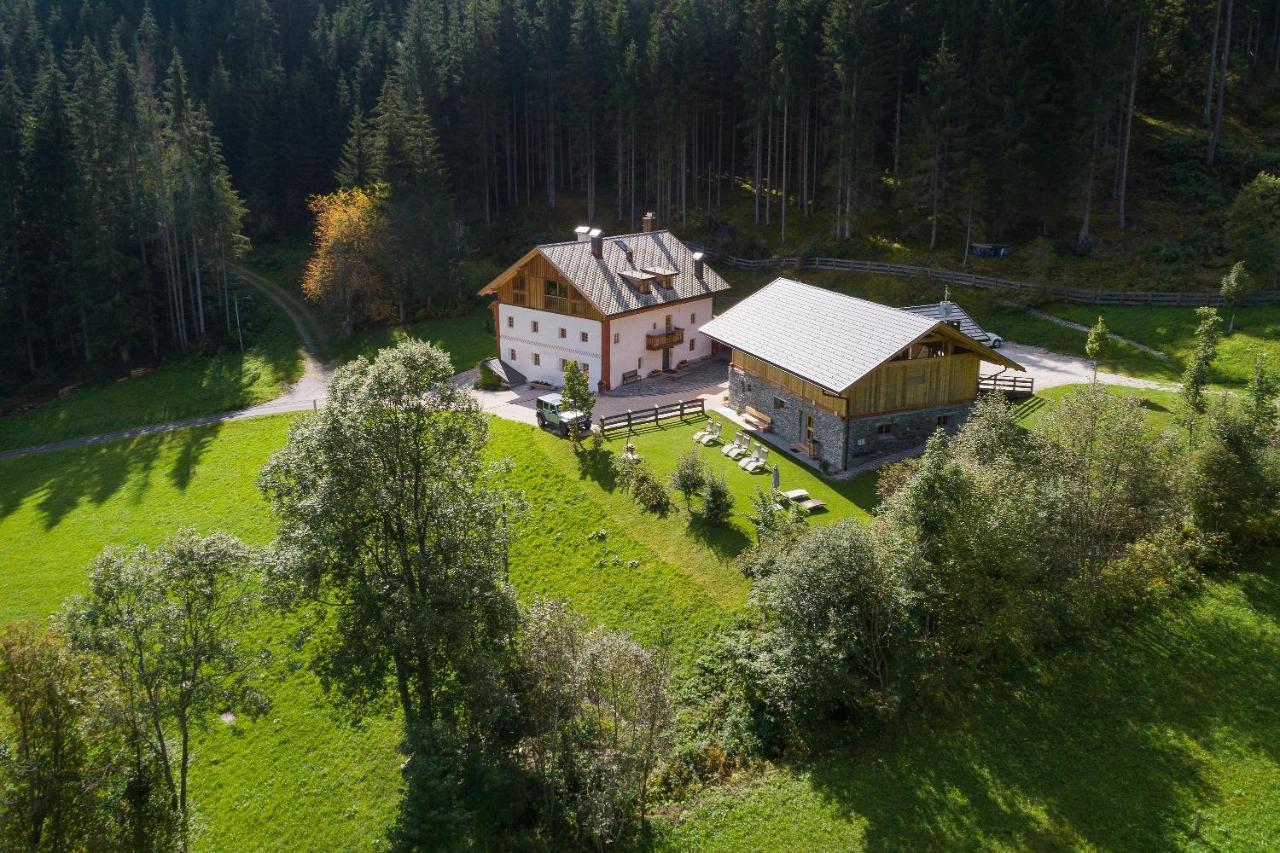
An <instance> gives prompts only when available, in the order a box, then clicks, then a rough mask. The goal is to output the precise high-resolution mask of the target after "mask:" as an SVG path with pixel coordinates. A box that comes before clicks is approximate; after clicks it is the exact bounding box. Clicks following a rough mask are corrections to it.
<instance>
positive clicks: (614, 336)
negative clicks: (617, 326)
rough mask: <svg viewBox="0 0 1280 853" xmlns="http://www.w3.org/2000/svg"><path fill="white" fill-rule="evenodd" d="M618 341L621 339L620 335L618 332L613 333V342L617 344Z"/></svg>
mask: <svg viewBox="0 0 1280 853" xmlns="http://www.w3.org/2000/svg"><path fill="white" fill-rule="evenodd" d="M618 339H619V337H618V333H617V332H614V333H613V342H614V343H615V344H616V343H617V342H618Z"/></svg>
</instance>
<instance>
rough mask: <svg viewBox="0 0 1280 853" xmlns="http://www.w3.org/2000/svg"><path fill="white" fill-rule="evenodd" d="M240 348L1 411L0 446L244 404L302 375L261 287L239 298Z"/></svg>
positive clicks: (282, 320)
mask: <svg viewBox="0 0 1280 853" xmlns="http://www.w3.org/2000/svg"><path fill="white" fill-rule="evenodd" d="M241 312H242V313H241V321H242V323H243V324H244V327H245V343H246V349H245V352H244V353H243V354H241V353H240V352H239V350H238V349H237V350H234V351H225V352H221V353H214V354H199V355H191V356H189V357H187V358H182V359H175V360H173V361H168V362H165V363H164V364H162V365H160V366H159V367H157V368H156V369H155V370H154V371H152V372H151V373H148V374H146V375H144V376H140V377H138V378H136V379H128V380H125V381H123V382H105V383H99V384H96V385H89V386H86V387H84V388H80V389H77V390H75V391H73V392H71V393H70V394H69V395H67V396H66V397H63V398H60V399H57V400H53V401H51V402H48V403H43V404H41V405H39V406H36V407H35V408H32V409H28V410H27V411H25V412H20V413H17V414H12V415H6V416H4V417H0V450H10V449H13V448H18V447H30V446H32V445H36V444H46V443H49V442H54V441H61V440H63V439H67V438H75V437H77V436H82V435H96V434H98V433H104V432H114V431H116V430H121V429H128V428H130V427H135V426H144V425H147V424H157V423H164V422H166V421H175V420H181V419H183V418H194V417H200V416H201V415H209V414H215V413H217V412H227V411H231V410H233V409H243V408H246V407H248V406H252V405H254V404H256V403H263V402H266V401H267V400H271V399H273V398H275V397H278V396H279V395H280V394H281V392H283V391H284V388H285V386H286V385H288V384H289V383H290V382H293V381H295V380H296V379H297V378H298V377H299V376H301V375H302V359H301V357H300V356H299V354H298V345H299V341H298V334H297V331H296V330H295V329H294V327H293V323H292V322H291V321H290V320H289V317H288V315H287V314H285V313H284V312H283V311H282V310H280V309H279V308H278V307H277V306H276V305H275V304H274V303H273V302H271V301H270V300H268V299H267V298H266V297H265V296H262V295H261V294H258V293H254V294H252V295H251V296H250V297H247V298H245V299H244V300H243V301H242V302H241Z"/></svg>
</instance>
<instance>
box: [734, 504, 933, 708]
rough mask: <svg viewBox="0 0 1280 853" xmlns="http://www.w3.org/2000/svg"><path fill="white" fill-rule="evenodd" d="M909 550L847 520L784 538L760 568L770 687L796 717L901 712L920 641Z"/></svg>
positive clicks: (758, 595) (757, 595)
mask: <svg viewBox="0 0 1280 853" xmlns="http://www.w3.org/2000/svg"><path fill="white" fill-rule="evenodd" d="M904 555H905V552H904V551H903V549H901V548H899V547H897V546H896V544H894V543H893V540H891V539H884V540H881V539H878V538H877V536H876V534H875V532H874V531H873V530H872V529H870V528H868V527H867V526H865V525H863V524H862V523H861V522H858V521H854V520H851V519H846V520H844V521H841V522H838V523H836V524H833V525H830V526H827V527H819V528H815V529H813V530H811V531H809V532H808V533H806V534H805V535H803V536H801V537H799V538H797V539H795V540H793V541H792V542H789V543H786V545H785V546H784V550H782V551H781V552H780V553H778V554H776V555H773V556H772V559H771V567H770V570H769V571H768V572H764V573H757V574H758V579H757V581H756V584H755V587H754V589H753V590H752V594H751V600H752V602H753V603H754V604H755V605H756V607H758V608H759V609H760V611H761V612H762V613H763V615H764V617H765V619H766V624H767V625H768V628H767V629H766V630H765V631H764V633H763V634H762V635H761V637H760V645H761V649H762V653H763V655H764V657H765V659H767V660H768V662H769V666H768V685H769V689H770V693H771V694H772V696H773V697H774V701H775V702H777V703H778V704H779V705H780V706H782V707H784V708H786V709H787V710H788V712H789V713H790V714H791V715H792V716H793V717H801V718H803V717H808V716H810V715H813V714H817V715H819V716H827V715H829V714H831V713H833V712H837V711H859V710H860V711H869V712H872V713H874V714H875V715H876V716H880V717H891V716H893V715H894V714H896V712H897V709H898V706H899V703H900V700H901V687H902V682H903V680H904V677H905V675H906V674H907V673H908V672H909V671H910V669H911V663H910V659H911V656H912V654H913V647H914V646H915V645H917V644H916V643H915V640H916V634H917V632H916V628H915V626H914V625H913V618H912V600H913V596H912V594H911V591H910V587H909V585H908V582H907V577H906V574H905V572H904V571H903V566H904V565H905V560H904V559H903V557H904Z"/></svg>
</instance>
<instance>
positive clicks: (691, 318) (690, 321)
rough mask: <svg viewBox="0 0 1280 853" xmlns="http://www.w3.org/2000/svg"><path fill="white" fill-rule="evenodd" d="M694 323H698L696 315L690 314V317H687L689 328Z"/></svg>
mask: <svg viewBox="0 0 1280 853" xmlns="http://www.w3.org/2000/svg"><path fill="white" fill-rule="evenodd" d="M696 322H698V315H697V314H690V315H689V325H690V326H692V325H693V324H694V323H696Z"/></svg>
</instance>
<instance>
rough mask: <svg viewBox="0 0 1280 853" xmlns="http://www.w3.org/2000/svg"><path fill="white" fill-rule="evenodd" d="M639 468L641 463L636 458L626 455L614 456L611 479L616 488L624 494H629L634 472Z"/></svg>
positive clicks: (634, 475)
mask: <svg viewBox="0 0 1280 853" xmlns="http://www.w3.org/2000/svg"><path fill="white" fill-rule="evenodd" d="M640 467H641V462H640V460H639V459H637V458H636V457H634V456H631V455H629V454H626V453H623V454H614V457H613V477H614V482H616V483H617V484H618V488H619V489H621V490H622V491H624V492H630V491H631V484H632V483H633V482H634V481H635V478H636V472H637V471H638V470H639V469H640Z"/></svg>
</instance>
